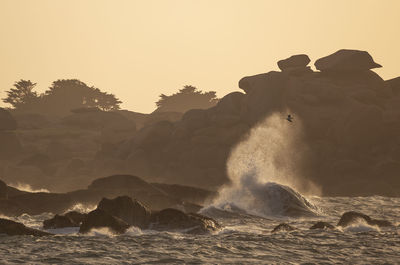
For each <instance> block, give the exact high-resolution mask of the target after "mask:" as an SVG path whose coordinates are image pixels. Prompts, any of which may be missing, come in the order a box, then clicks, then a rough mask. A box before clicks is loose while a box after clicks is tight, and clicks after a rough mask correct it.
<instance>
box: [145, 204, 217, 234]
mask: <svg viewBox="0 0 400 265" xmlns="http://www.w3.org/2000/svg"><path fill="white" fill-rule="evenodd" d="M219 228H221V226H220V224H218V223H217V221H215V220H214V219H212V218H209V217H206V216H203V215H200V214H194V213H189V214H187V213H184V212H182V211H180V210H177V209H171V208H169V209H164V210H161V211H159V212H154V213H152V215H151V219H150V225H149V229H152V230H161V231H174V230H185V232H186V233H192V234H202V233H209V232H213V231H217V230H218V229H219Z"/></svg>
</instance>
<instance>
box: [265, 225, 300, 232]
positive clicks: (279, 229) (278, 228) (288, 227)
mask: <svg viewBox="0 0 400 265" xmlns="http://www.w3.org/2000/svg"><path fill="white" fill-rule="evenodd" d="M293 230H296V228H294V227H293V226H291V225H289V224H287V223H281V224H279V225H277V226H275V228H274V229H272V231H271V233H276V232H290V231H293Z"/></svg>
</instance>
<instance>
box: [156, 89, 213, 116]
mask: <svg viewBox="0 0 400 265" xmlns="http://www.w3.org/2000/svg"><path fill="white" fill-rule="evenodd" d="M217 102H218V98H217V96H216V92H215V91H209V92H203V91H201V90H198V89H197V88H196V87H194V86H190V85H186V86H184V87H183V88H182V89H180V90H179V91H178V92H177V93H175V94H172V95H170V96H167V95H164V94H161V95H160V99H159V100H158V101H157V102H156V105H157V109H156V112H182V113H183V112H186V111H188V110H190V109H208V108H211V107H213V106H215V105H216V104H217Z"/></svg>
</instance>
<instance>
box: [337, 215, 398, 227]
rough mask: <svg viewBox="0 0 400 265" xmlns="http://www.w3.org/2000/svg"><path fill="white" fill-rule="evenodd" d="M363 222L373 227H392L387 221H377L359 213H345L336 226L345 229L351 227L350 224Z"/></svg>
mask: <svg viewBox="0 0 400 265" xmlns="http://www.w3.org/2000/svg"><path fill="white" fill-rule="evenodd" d="M360 220H361V221H365V222H366V223H367V224H369V225H375V226H379V227H388V226H393V224H392V223H391V222H389V221H386V220H378V219H372V218H371V217H369V216H368V215H366V214H363V213H359V212H354V211H350V212H345V213H344V214H343V215H342V217H341V218H340V220H339V222H338V224H337V226H342V227H346V226H348V225H351V224H352V223H356V222H359V221H360Z"/></svg>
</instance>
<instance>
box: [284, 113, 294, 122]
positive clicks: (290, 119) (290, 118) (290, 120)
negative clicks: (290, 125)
mask: <svg viewBox="0 0 400 265" xmlns="http://www.w3.org/2000/svg"><path fill="white" fill-rule="evenodd" d="M286 120H287V121H288V122H293V116H292V115H290V114H288V115H287V118H286Z"/></svg>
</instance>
